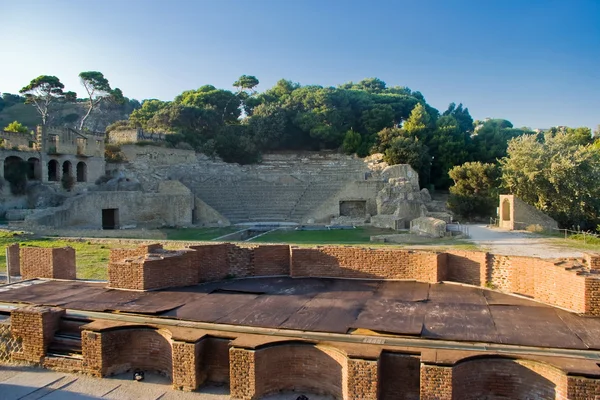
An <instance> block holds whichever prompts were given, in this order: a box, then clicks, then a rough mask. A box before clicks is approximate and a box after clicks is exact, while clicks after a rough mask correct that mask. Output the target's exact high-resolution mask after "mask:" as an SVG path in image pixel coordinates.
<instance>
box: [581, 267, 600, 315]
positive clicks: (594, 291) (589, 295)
mask: <svg viewBox="0 0 600 400" xmlns="http://www.w3.org/2000/svg"><path fill="white" fill-rule="evenodd" d="M584 299H585V306H584V307H585V314H586V315H593V316H600V279H598V278H597V277H593V276H587V277H585V294H584Z"/></svg>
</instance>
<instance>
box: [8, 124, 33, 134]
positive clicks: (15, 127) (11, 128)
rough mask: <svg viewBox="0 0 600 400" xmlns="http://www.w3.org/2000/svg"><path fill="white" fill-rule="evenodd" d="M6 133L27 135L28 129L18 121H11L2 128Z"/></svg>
mask: <svg viewBox="0 0 600 400" xmlns="http://www.w3.org/2000/svg"><path fill="white" fill-rule="evenodd" d="M4 130H5V131H6V132H15V133H29V129H27V127H26V126H25V125H23V124H21V123H20V122H19V121H13V122H11V123H10V124H8V125H7V126H6V128H4Z"/></svg>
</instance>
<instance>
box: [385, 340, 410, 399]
mask: <svg viewBox="0 0 600 400" xmlns="http://www.w3.org/2000/svg"><path fill="white" fill-rule="evenodd" d="M419 367H420V360H419V357H418V356H414V355H406V354H398V353H390V352H383V353H381V356H380V357H379V388H380V390H379V398H380V399H381V400H415V399H418V398H419V382H420V378H419V374H420V370H419Z"/></svg>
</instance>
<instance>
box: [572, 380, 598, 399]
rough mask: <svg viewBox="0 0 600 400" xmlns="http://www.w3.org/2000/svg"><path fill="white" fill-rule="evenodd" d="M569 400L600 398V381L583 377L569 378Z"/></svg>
mask: <svg viewBox="0 0 600 400" xmlns="http://www.w3.org/2000/svg"><path fill="white" fill-rule="evenodd" d="M566 398H567V399H598V398H600V381H599V380H598V379H590V378H585V377H582V376H568V377H567V396H566Z"/></svg>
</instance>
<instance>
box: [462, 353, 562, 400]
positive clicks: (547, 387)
mask: <svg viewBox="0 0 600 400" xmlns="http://www.w3.org/2000/svg"><path fill="white" fill-rule="evenodd" d="M566 384H567V377H566V374H565V373H564V372H563V371H561V370H560V369H558V368H556V367H554V366H552V365H549V364H545V363H542V362H539V361H530V360H521V359H514V358H506V357H489V356H482V357H473V358H466V359H463V360H461V361H459V362H458V363H457V364H455V365H454V367H453V368H452V394H453V395H452V397H453V398H455V399H461V400H478V399H488V398H489V399H563V398H566V390H567V387H566Z"/></svg>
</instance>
